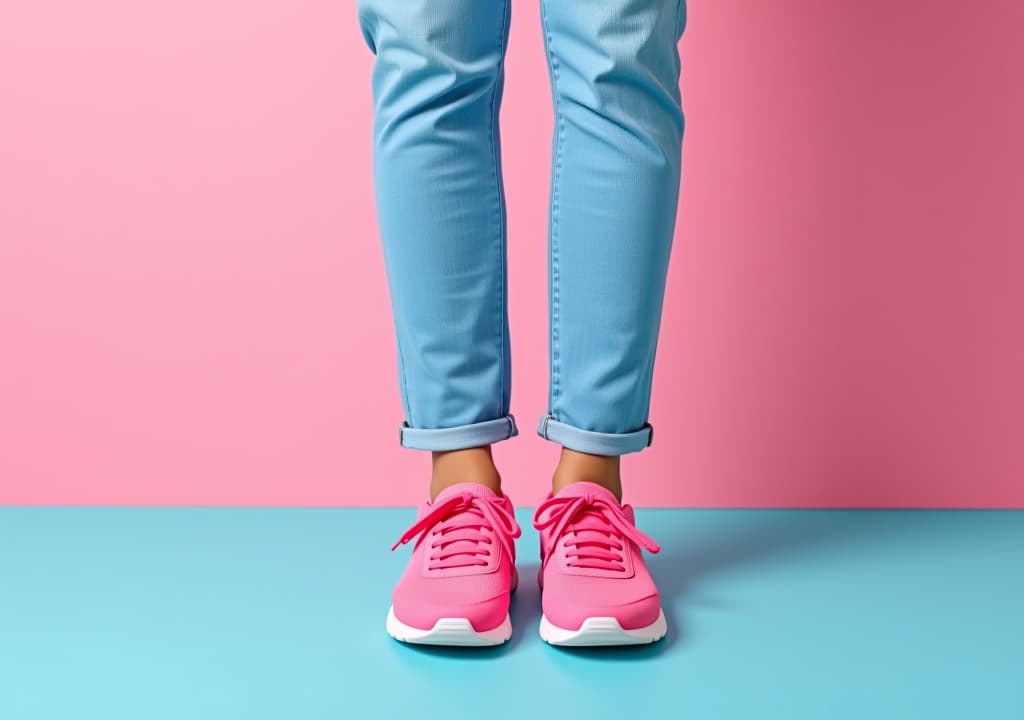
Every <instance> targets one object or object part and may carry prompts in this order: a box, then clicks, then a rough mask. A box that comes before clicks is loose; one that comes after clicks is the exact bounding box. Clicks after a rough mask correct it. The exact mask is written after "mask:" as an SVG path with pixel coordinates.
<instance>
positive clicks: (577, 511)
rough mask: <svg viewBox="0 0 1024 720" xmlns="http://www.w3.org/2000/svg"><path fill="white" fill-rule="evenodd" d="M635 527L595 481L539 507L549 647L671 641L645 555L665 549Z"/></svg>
mask: <svg viewBox="0 0 1024 720" xmlns="http://www.w3.org/2000/svg"><path fill="white" fill-rule="evenodd" d="M635 522H636V521H635V519H634V516H633V508H632V507H631V506H630V505H621V504H620V503H619V501H618V500H617V499H616V498H615V495H614V493H612V492H611V491H610V490H608V489H606V488H604V487H602V486H600V485H597V484H595V483H589V482H578V483H574V484H572V485H569V486H568V487H566V488H564V489H563V490H562V491H561V492H559V493H558V495H550V494H549V495H548V497H547V499H546V500H545V501H544V502H543V503H542V504H541V506H540V507H539V508H537V513H536V514H535V515H534V518H533V524H534V527H536V528H537V530H538V532H539V533H540V545H541V568H540V575H539V578H538V581H539V582H540V586H541V589H542V591H543V593H542V595H541V603H542V605H543V608H544V614H543V616H542V617H541V621H540V636H541V638H543V639H544V640H545V641H546V642H548V643H550V644H552V645H631V644H639V643H652V642H655V641H657V640H660V639H661V638H663V637H664V636H665V632H666V630H667V626H666V623H665V613H664V612H663V611H662V609H661V599H660V595H659V594H658V588H657V587H656V586H655V584H654V580H653V579H652V578H651V575H650V573H649V572H648V571H647V566H646V565H645V564H644V558H643V555H642V554H641V552H640V546H643V547H644V548H646V549H647V550H649V551H651V552H653V553H656V552H658V551H659V550H660V548H659V547H658V546H657V545H656V544H655V542H654V541H653V540H651V538H649V537H648V536H647V535H645V534H643V533H642V532H640V531H639V530H638V529H637V528H636V525H635Z"/></svg>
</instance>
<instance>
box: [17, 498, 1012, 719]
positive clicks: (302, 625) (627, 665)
mask: <svg viewBox="0 0 1024 720" xmlns="http://www.w3.org/2000/svg"><path fill="white" fill-rule="evenodd" d="M412 512H413V511H412V510H411V509H377V510H365V509H363V510H358V509H336V508H329V509H328V508H323V509H258V508H239V509H213V508H162V509H161V508H0V718H3V719H4V720H22V719H25V720H28V719H31V718H74V719H76V720H77V719H79V718H103V719H104V720H113V719H114V718H132V720H143V719H148V718H176V719H182V720H185V719H188V720H191V719H193V718H246V720H260V719H262V718H275V719H277V718H281V719H291V718H295V719H306V718H410V719H413V718H414V719H416V720H423V719H425V718H434V717H437V718H442V717H443V718H447V719H448V720H456V719H458V718H476V717H484V718H506V717H508V718H512V717H516V718H529V719H530V720H538V719H540V718H549V717H550V718H578V719H579V720H589V719H591V718H623V717H626V718H633V719H635V720H639V719H640V718H642V717H644V718H646V717H651V718H787V720H792V719H795V718H827V719H828V720H834V719H836V718H857V719H858V720H863V719H865V718H929V719H934V718H984V719H986V720H991V719H995V718H1024V512H1010V511H972V512H967V511H944V512H943V511H940V512H924V511H910V512H903V511H881V512H867V511H774V510H759V511H758V510H753V511H750V510H729V511H720V510H650V509H648V510H645V509H641V510H639V511H638V521H639V524H640V526H641V528H643V529H644V530H645V531H647V532H648V533H649V534H651V535H652V536H653V537H654V538H655V539H656V540H658V541H659V542H660V543H661V544H662V547H663V550H662V552H661V554H659V555H657V556H648V557H649V559H650V567H651V569H652V571H653V572H654V574H655V576H656V578H657V579H658V581H659V583H660V586H661V588H662V591H663V594H664V597H665V605H666V608H665V609H666V614H667V616H668V620H669V634H668V636H667V638H666V639H665V640H663V641H662V642H660V643H658V644H657V645H654V646H649V647H645V648H641V649H618V650H589V651H578V650H577V651H570V650H562V649H556V648H552V647H548V646H546V645H544V644H543V643H542V642H541V640H540V639H539V638H538V637H537V632H536V631H537V623H538V620H539V604H538V603H539V598H538V594H537V588H536V583H535V581H534V576H535V573H536V568H537V545H536V542H537V540H536V535H535V533H534V532H533V530H532V528H530V526H529V514H528V511H522V512H521V513H520V521H521V523H522V524H523V527H524V536H523V538H522V539H521V540H520V541H519V553H520V570H521V572H522V577H523V582H522V584H521V586H520V589H519V590H518V591H517V593H516V594H515V596H514V600H513V612H512V619H513V623H514V635H513V638H512V641H511V642H510V643H509V644H508V645H506V646H504V647H503V648H499V649H489V650H445V649H434V650H431V649H417V648H415V647H409V646H404V645H401V644H399V643H397V642H395V641H393V640H391V639H390V638H389V637H388V636H387V635H386V634H385V632H384V615H385V612H386V610H387V606H388V597H389V593H390V590H391V584H392V583H393V582H394V580H395V579H396V578H397V577H398V575H399V573H400V572H401V570H402V567H403V565H404V563H405V560H406V557H407V556H408V552H409V547H408V546H406V547H403V548H401V549H400V550H399V551H396V552H395V553H392V552H390V550H389V548H390V546H391V544H392V542H394V540H395V539H396V538H397V537H398V535H399V534H400V533H401V531H402V530H404V529H405V527H406V526H407V525H408V524H409V523H410V522H411V521H412Z"/></svg>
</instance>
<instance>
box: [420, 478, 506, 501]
mask: <svg viewBox="0 0 1024 720" xmlns="http://www.w3.org/2000/svg"><path fill="white" fill-rule="evenodd" d="M462 493H469V494H470V495H477V496H479V497H485V498H493V497H498V494H497V493H496V492H494V491H493V490H491V489H490V488H489V487H487V486H486V485H481V484H480V483H475V482H462V483H455V484H454V485H449V486H448V487H446V488H445V489H444V490H442V491H441V492H440V493H438V495H437V497H436V498H435V499H434V502H433V503H431V504H432V505H435V506H437V505H441V504H442V503H445V502H447V501H448V500H450V499H452V498H453V497H455V496H456V495H461V494H462Z"/></svg>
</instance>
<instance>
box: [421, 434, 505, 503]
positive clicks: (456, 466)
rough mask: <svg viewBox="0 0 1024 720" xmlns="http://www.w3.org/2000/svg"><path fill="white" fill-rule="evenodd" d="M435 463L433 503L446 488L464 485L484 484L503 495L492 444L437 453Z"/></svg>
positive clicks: (434, 455)
mask: <svg viewBox="0 0 1024 720" xmlns="http://www.w3.org/2000/svg"><path fill="white" fill-rule="evenodd" d="M432 462H433V470H432V473H431V478H430V501H431V502H433V501H434V500H435V499H436V498H437V496H438V495H439V494H440V493H441V492H442V491H443V490H444V489H445V488H448V487H451V486H452V485H455V484H457V483H464V482H471V483H477V484H479V485H484V486H485V487H488V488H490V489H491V490H493V491H494V492H495V493H497V494H499V495H500V494H501V474H500V473H499V472H498V468H497V467H496V466H495V464H494V457H493V456H492V455H491V446H490V445H483V446H481V447H473V448H465V449H460V450H445V451H434V452H433V453H432Z"/></svg>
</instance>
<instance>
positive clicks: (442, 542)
mask: <svg viewBox="0 0 1024 720" xmlns="http://www.w3.org/2000/svg"><path fill="white" fill-rule="evenodd" d="M435 527H436V528H437V529H438V536H437V538H436V539H435V540H433V541H432V542H431V544H430V562H429V565H428V568H429V569H431V570H441V569H445V568H456V567H467V566H472V565H486V564H487V560H486V556H487V555H488V554H490V552H491V551H490V548H489V547H487V546H489V545H491V544H492V542H493V541H492V540H491V538H490V537H489V536H488V535H487V534H486V532H485V530H490V531H491V532H492V533H493V534H494V535H497V536H498V541H499V542H500V543H501V545H502V547H503V548H504V549H505V552H506V553H508V556H509V558H512V557H515V555H514V547H513V544H512V540H513V539H515V538H517V537H519V536H520V535H522V533H523V531H522V528H520V527H519V523H517V522H516V519H515V516H514V515H512V514H511V513H509V511H508V510H507V509H506V505H505V503H504V502H503V499H502V498H484V497H480V496H479V495H473V494H472V493H461V494H460V495H454V496H452V497H451V498H449V499H448V500H446V501H445V502H443V503H441V504H440V505H438V506H437V507H435V508H434V509H433V510H431V511H430V512H429V513H427V514H426V515H424V516H423V517H422V518H421V519H420V520H417V521H416V522H415V523H413V525H412V526H411V527H410V528H409V529H408V530H406V531H405V533H404V534H403V535H402V537H400V538H399V539H398V542H396V543H395V544H394V545H392V546H391V549H392V550H395V549H396V548H397V547H398V546H399V545H404V544H406V543H407V542H409V541H410V540H412V539H413V538H416V537H417V536H419V539H417V541H416V542H417V544H419V542H420V541H421V540H422V539H423V538H424V537H425V536H426V535H427V534H429V533H430V531H431V530H433V529H434V528H435Z"/></svg>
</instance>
